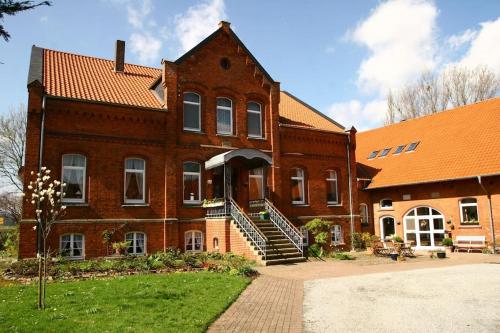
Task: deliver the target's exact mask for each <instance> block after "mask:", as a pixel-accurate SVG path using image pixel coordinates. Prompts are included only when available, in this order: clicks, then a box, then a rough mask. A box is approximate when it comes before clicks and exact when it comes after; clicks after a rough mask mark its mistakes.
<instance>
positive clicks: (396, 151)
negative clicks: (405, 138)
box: [392, 145, 406, 155]
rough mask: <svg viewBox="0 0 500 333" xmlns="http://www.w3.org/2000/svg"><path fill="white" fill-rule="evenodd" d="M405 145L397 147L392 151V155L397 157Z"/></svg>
mask: <svg viewBox="0 0 500 333" xmlns="http://www.w3.org/2000/svg"><path fill="white" fill-rule="evenodd" d="M405 147H406V145H399V146H398V147H397V148H396V150H395V151H394V153H392V154H393V155H398V154H401V152H402V151H403V149H405Z"/></svg>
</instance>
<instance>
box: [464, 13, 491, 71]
mask: <svg viewBox="0 0 500 333" xmlns="http://www.w3.org/2000/svg"><path fill="white" fill-rule="evenodd" d="M499 41H500V17H499V18H497V19H496V20H495V21H487V22H483V23H481V30H480V31H479V32H478V33H477V36H476V37H475V38H474V39H473V40H472V41H471V44H470V48H469V49H468V51H467V52H466V54H465V55H464V57H463V58H462V59H461V60H460V62H459V63H460V64H461V65H464V66H469V67H476V66H478V65H485V66H488V67H489V68H490V69H491V70H492V71H493V72H494V73H495V74H497V75H498V76H500V44H499Z"/></svg>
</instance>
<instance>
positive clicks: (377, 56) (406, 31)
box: [346, 0, 438, 95]
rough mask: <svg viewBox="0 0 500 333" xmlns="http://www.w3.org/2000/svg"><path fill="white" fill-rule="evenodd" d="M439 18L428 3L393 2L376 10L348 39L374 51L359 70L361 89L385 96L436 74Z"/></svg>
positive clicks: (432, 4)
mask: <svg viewBox="0 0 500 333" xmlns="http://www.w3.org/2000/svg"><path fill="white" fill-rule="evenodd" d="M437 15H438V10H437V8H436V6H435V5H434V3H433V2H430V1H424V0H392V1H387V2H384V3H381V4H380V5H379V6H378V7H377V8H375V9H374V10H373V12H372V13H371V15H370V16H369V17H368V18H367V19H365V20H364V21H362V22H361V23H360V24H359V25H358V26H357V28H356V29H355V30H354V31H353V32H351V33H348V34H347V35H346V36H347V37H348V38H349V37H350V38H351V40H353V41H355V42H357V43H359V44H361V45H364V46H366V47H368V49H369V50H370V56H369V57H368V58H365V59H364V60H363V62H362V63H361V65H360V67H359V69H358V78H357V83H358V86H359V87H360V88H361V89H362V90H363V91H365V92H377V93H379V94H382V95H384V94H386V93H387V91H388V90H389V89H391V88H394V87H400V86H402V85H403V84H405V83H407V82H408V81H410V80H411V79H414V78H416V77H417V76H418V75H419V74H420V73H421V72H423V71H427V70H433V69H434V68H435V67H436V63H437V60H436V45H435V40H436V38H437V30H436V18H437Z"/></svg>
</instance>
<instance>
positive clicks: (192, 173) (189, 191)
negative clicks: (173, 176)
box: [182, 162, 201, 204]
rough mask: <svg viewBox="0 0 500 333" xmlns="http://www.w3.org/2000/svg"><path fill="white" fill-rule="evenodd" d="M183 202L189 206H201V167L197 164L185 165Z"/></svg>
mask: <svg viewBox="0 0 500 333" xmlns="http://www.w3.org/2000/svg"><path fill="white" fill-rule="evenodd" d="M182 178H183V187H184V191H183V192H184V194H183V200H184V203H187V204H199V203H200V202H201V199H200V198H201V167H200V164H199V163H196V162H185V163H184V164H183V174H182Z"/></svg>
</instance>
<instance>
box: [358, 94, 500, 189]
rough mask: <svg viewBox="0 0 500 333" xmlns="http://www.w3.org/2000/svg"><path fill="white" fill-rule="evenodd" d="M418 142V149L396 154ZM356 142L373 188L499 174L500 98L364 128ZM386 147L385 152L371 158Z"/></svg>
mask: <svg viewBox="0 0 500 333" xmlns="http://www.w3.org/2000/svg"><path fill="white" fill-rule="evenodd" d="M415 141H420V143H419V145H418V146H417V149H416V150H415V151H414V152H410V153H406V152H403V153H401V154H399V155H393V152H394V150H395V149H396V147H397V146H399V145H401V144H407V145H408V144H410V143H411V142H415ZM356 142H357V147H356V160H357V162H358V165H359V167H358V169H360V168H361V169H362V170H363V172H365V173H368V174H370V175H371V176H372V182H371V183H370V185H369V186H368V188H369V189H373V188H380V187H390V186H398V185H405V184H418V183H427V182H435V181H442V180H452V179H461V178H471V177H475V176H478V175H484V176H485V175H494V174H500V98H494V99H490V100H486V101H484V102H480V103H476V104H471V105H467V106H463V107H459V108H456V109H452V110H447V111H443V112H439V113H436V114H433V115H429V116H424V117H421V118H417V119H412V120H407V121H404V122H400V123H397V124H393V125H389V126H385V127H381V128H378V129H374V130H370V131H366V132H361V133H358V134H357V135H356ZM384 148H392V149H391V151H390V152H389V154H388V155H387V156H386V157H383V158H379V157H376V158H374V159H371V160H369V159H368V155H369V154H370V152H372V151H374V150H380V151H382V150H383V149H384ZM405 150H406V148H405ZM379 154H380V153H379Z"/></svg>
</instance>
